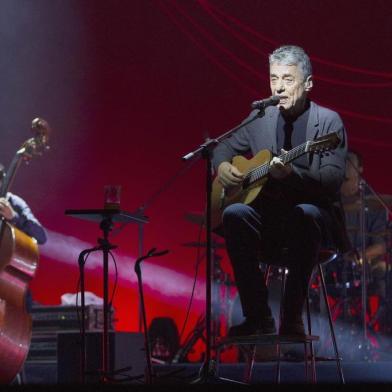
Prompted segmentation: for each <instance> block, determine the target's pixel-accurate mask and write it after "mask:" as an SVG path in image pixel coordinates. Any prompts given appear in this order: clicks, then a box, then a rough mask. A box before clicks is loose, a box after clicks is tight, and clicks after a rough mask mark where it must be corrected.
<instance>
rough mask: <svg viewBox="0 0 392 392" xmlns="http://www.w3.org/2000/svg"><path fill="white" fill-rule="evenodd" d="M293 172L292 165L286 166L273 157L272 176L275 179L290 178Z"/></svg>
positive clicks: (271, 163) (270, 170) (283, 152)
mask: <svg viewBox="0 0 392 392" xmlns="http://www.w3.org/2000/svg"><path fill="white" fill-rule="evenodd" d="M281 152H282V154H285V153H286V152H287V151H285V150H283V148H282V150H281ZM292 171H293V168H292V167H291V165H290V164H287V165H285V164H284V163H283V161H282V160H281V159H280V158H279V157H273V158H272V159H271V161H270V169H269V173H270V176H271V177H273V178H275V179H276V180H282V179H283V178H286V177H287V176H289V175H290V174H291V173H292Z"/></svg>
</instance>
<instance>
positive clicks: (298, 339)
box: [216, 334, 319, 349]
mask: <svg viewBox="0 0 392 392" xmlns="http://www.w3.org/2000/svg"><path fill="white" fill-rule="evenodd" d="M318 340H319V336H316V335H304V336H297V335H276V334H274V335H247V336H236V337H227V338H224V339H222V340H221V341H220V342H219V343H218V344H217V346H216V348H217V349H219V348H221V347H224V346H228V345H233V344H250V345H258V344H292V343H310V342H315V341H318Z"/></svg>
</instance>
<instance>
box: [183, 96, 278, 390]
mask: <svg viewBox="0 0 392 392" xmlns="http://www.w3.org/2000/svg"><path fill="white" fill-rule="evenodd" d="M278 102H279V100H278V101H277V102H276V104H277V103H278ZM258 109H259V111H258V113H257V114H255V115H254V116H253V117H251V118H250V119H249V120H247V121H245V122H243V123H242V124H240V125H238V126H237V127H235V128H233V129H231V130H229V131H227V132H226V133H224V134H223V135H221V136H219V137H218V138H215V139H207V140H206V141H205V143H203V144H201V145H200V147H198V148H197V149H196V150H194V151H193V152H190V153H188V154H186V155H184V156H183V157H182V159H183V160H184V161H188V160H190V159H192V158H194V157H198V158H200V156H201V157H202V158H203V159H204V160H205V161H206V204H207V206H206V244H207V262H206V318H205V323H206V326H205V330H206V354H205V360H204V363H203V365H202V367H201V369H200V372H199V378H197V379H196V380H194V381H193V382H192V383H194V384H197V383H213V382H219V381H222V382H225V381H228V382H234V383H237V381H234V380H227V379H223V378H219V377H217V376H216V367H215V364H214V363H213V361H212V359H211V346H212V336H211V309H212V307H211V275H212V235H211V234H212V230H211V229H212V228H211V194H212V150H213V149H214V148H215V146H216V145H217V144H218V143H219V142H220V141H221V140H223V139H226V138H227V137H229V136H230V135H231V134H232V133H233V132H235V131H237V130H238V129H240V128H241V127H243V126H246V125H248V124H250V123H251V122H253V121H255V120H256V119H258V118H261V117H263V116H264V107H258ZM241 384H242V383H241Z"/></svg>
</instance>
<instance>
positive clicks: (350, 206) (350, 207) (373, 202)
mask: <svg viewBox="0 0 392 392" xmlns="http://www.w3.org/2000/svg"><path fill="white" fill-rule="evenodd" d="M380 198H381V199H382V201H383V202H384V203H385V204H386V205H387V206H388V207H392V195H387V194H384V195H380ZM364 204H365V207H366V208H368V209H369V210H382V209H384V206H383V205H382V204H381V203H380V201H379V200H378V198H376V197H375V196H374V195H368V196H365V197H364ZM343 209H344V210H345V211H347V212H351V211H359V210H360V209H361V201H360V200H359V199H358V200H355V201H354V202H352V203H343Z"/></svg>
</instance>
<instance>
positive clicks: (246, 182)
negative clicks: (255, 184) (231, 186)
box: [242, 177, 250, 189]
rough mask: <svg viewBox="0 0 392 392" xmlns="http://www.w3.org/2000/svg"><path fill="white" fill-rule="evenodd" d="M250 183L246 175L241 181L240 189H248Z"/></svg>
mask: <svg viewBox="0 0 392 392" xmlns="http://www.w3.org/2000/svg"><path fill="white" fill-rule="evenodd" d="M249 185H250V177H246V178H245V179H244V181H243V182H242V189H248V188H249Z"/></svg>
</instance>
